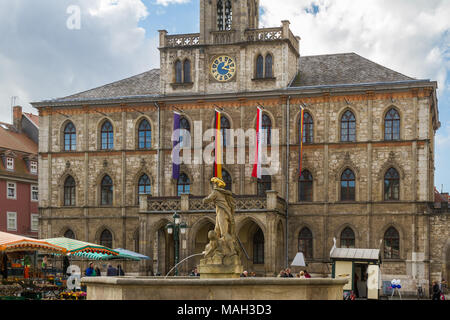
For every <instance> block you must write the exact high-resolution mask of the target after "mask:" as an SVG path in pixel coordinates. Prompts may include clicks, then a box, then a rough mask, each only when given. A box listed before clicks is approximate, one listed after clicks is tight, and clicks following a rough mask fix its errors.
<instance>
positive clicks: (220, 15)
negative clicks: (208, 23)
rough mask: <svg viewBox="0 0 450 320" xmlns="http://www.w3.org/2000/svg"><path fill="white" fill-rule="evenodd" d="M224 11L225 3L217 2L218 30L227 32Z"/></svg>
mask: <svg viewBox="0 0 450 320" xmlns="http://www.w3.org/2000/svg"><path fill="white" fill-rule="evenodd" d="M223 11H224V8H223V1H222V0H219V1H217V29H218V30H220V31H221V30H225V27H224V26H225V23H224V20H223V16H224V15H223Z"/></svg>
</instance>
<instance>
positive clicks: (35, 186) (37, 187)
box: [30, 184, 39, 202]
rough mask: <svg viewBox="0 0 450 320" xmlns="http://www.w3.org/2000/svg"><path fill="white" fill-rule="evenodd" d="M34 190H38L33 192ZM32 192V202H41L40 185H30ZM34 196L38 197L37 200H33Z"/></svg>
mask: <svg viewBox="0 0 450 320" xmlns="http://www.w3.org/2000/svg"><path fill="white" fill-rule="evenodd" d="M34 188H36V190H33V189H34ZM30 192H31V201H33V202H39V185H37V184H32V185H30ZM33 194H36V195H37V196H36V199H34V198H33Z"/></svg>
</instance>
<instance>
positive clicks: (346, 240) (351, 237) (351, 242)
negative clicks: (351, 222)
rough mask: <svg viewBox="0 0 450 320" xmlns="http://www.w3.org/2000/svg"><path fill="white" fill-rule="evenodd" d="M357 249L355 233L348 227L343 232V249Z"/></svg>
mask: <svg viewBox="0 0 450 320" xmlns="http://www.w3.org/2000/svg"><path fill="white" fill-rule="evenodd" d="M354 247H355V233H354V232H353V230H352V228H350V227H346V228H345V229H344V230H342V232H341V248H354Z"/></svg>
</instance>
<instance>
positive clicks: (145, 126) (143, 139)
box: [138, 119, 152, 149]
mask: <svg viewBox="0 0 450 320" xmlns="http://www.w3.org/2000/svg"><path fill="white" fill-rule="evenodd" d="M138 137H139V149H150V148H151V147H152V127H151V126H150V123H149V122H148V121H147V120H146V119H143V120H142V121H141V122H140V123H139V129H138Z"/></svg>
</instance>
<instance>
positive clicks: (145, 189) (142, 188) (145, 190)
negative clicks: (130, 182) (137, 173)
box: [138, 173, 152, 199]
mask: <svg viewBox="0 0 450 320" xmlns="http://www.w3.org/2000/svg"><path fill="white" fill-rule="evenodd" d="M151 193H152V185H151V183H150V178H149V177H148V176H147V175H146V174H145V173H144V174H143V175H142V176H141V177H140V178H139V181H138V194H151ZM138 199H139V195H138Z"/></svg>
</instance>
